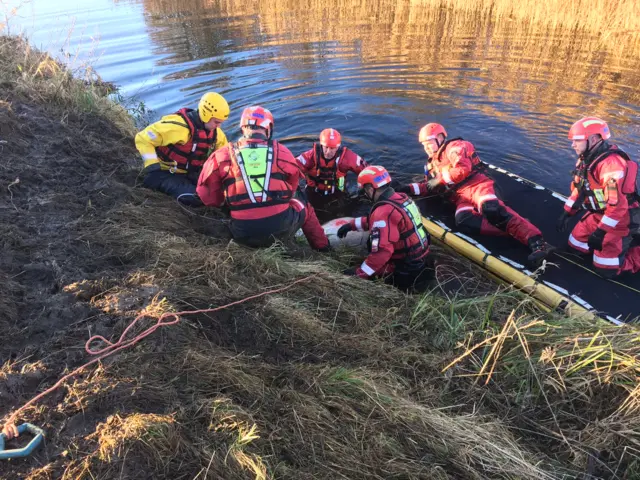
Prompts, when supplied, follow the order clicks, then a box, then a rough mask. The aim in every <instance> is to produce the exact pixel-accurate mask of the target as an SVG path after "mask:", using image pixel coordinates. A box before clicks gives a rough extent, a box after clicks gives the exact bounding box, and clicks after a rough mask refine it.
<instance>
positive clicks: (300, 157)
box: [296, 155, 307, 165]
mask: <svg viewBox="0 0 640 480" xmlns="http://www.w3.org/2000/svg"><path fill="white" fill-rule="evenodd" d="M296 160H298V161H299V162H300V163H301V164H302V165H306V164H307V160H306V159H305V158H304V157H303V156H302V155H298V156H297V157H296Z"/></svg>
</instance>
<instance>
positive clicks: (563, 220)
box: [556, 211, 571, 232]
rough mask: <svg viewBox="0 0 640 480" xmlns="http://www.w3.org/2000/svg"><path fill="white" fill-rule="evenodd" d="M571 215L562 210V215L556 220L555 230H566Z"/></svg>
mask: <svg viewBox="0 0 640 480" xmlns="http://www.w3.org/2000/svg"><path fill="white" fill-rule="evenodd" d="M570 218H571V215H569V214H568V213H567V212H566V211H565V212H562V215H560V216H559V217H558V220H557V221H556V231H557V232H566V231H567V227H568V226H569V219H570Z"/></svg>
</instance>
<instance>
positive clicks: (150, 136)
mask: <svg viewBox="0 0 640 480" xmlns="http://www.w3.org/2000/svg"><path fill="white" fill-rule="evenodd" d="M147 137H149V138H150V139H151V140H155V139H156V138H158V136H157V135H156V134H155V133H153V132H152V131H151V130H147Z"/></svg>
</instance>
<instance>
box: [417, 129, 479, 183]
mask: <svg viewBox="0 0 640 480" xmlns="http://www.w3.org/2000/svg"><path fill="white" fill-rule="evenodd" d="M458 140H462V141H464V139H463V138H462V137H456V138H452V139H451V140H447V141H445V142H444V143H443V144H442V145H440V148H438V151H437V152H436V154H435V155H434V157H435V158H434V159H432V160H431V161H429V162H428V163H427V164H426V165H425V168H424V170H425V171H424V174H425V177H427V179H428V178H429V173H430V172H431V171H432V170H435V175H434V174H433V173H432V174H431V176H432V177H435V176H436V175H437V174H439V173H440V164H441V160H442V155H443V154H444V152H445V150H446V149H447V147H448V146H449V144H450V143H451V142H456V141H458ZM467 143H469V142H467ZM469 145H471V148H472V151H471V154H470V155H469V157H470V159H471V165H472V170H471V173H470V174H469V176H468V177H467V178H465V179H464V180H462V181H461V182H458V183H456V184H455V185H450V186H449V188H450V189H453V190H455V189H458V188H460V187H462V186H463V185H464V184H466V183H467V182H469V181H470V180H471V179H472V178H473V177H474V176H475V175H476V174H477V173H480V172H482V171H484V170H485V169H486V167H487V164H486V163H484V162H483V161H482V160H480V157H479V156H478V152H476V149H475V148H474V147H473V144H471V143H469Z"/></svg>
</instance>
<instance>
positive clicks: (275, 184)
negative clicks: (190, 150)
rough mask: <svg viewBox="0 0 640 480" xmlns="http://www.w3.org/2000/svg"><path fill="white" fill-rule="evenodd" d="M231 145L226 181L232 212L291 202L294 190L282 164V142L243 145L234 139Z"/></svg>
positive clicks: (228, 200) (225, 187)
mask: <svg viewBox="0 0 640 480" xmlns="http://www.w3.org/2000/svg"><path fill="white" fill-rule="evenodd" d="M228 148H229V156H230V159H231V166H230V168H229V175H228V176H227V177H226V178H225V179H224V180H223V182H222V185H223V187H224V190H225V196H226V199H227V204H228V205H229V208H230V210H231V211H232V212H233V211H238V210H249V209H256V208H264V207H272V206H274V205H282V204H288V203H289V201H290V200H291V198H292V197H293V190H292V186H291V185H289V183H288V182H287V175H286V173H285V172H284V171H282V170H281V169H280V168H279V167H278V158H277V152H278V142H276V141H275V140H273V141H269V142H267V143H266V145H265V143H248V144H247V145H246V146H243V147H242V148H239V147H238V144H237V143H230V144H229V147H228ZM265 150H266V151H265ZM260 217H261V216H260Z"/></svg>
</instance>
